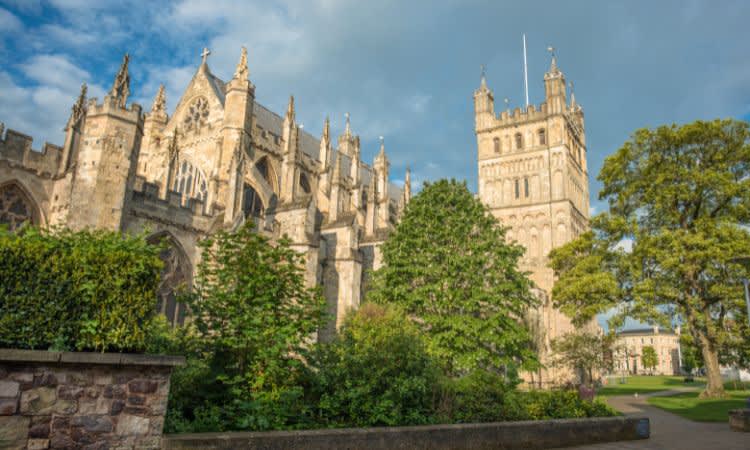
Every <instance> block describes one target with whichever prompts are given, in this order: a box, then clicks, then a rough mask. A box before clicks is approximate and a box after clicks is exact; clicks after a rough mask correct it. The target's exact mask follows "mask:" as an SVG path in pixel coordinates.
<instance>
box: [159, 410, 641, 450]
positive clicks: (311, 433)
mask: <svg viewBox="0 0 750 450" xmlns="http://www.w3.org/2000/svg"><path fill="white" fill-rule="evenodd" d="M649 425H650V424H649V420H648V419H647V418H641V417H602V418H594V419H563V420H537V421H525V422H495V423H469V424H458V425H432V426H419V427H382V428H347V429H336V430H302V431H270V432H263V433H254V432H249V433H195V434H182V435H180V434H177V435H166V436H165V437H164V440H163V448H164V449H165V450H189V449H190V450H193V449H195V450H197V449H201V450H208V449H213V450H218V449H221V450H229V449H237V448H248V449H264V450H277V449H278V450H296V449H300V450H302V449H304V450H330V449H352V450H354V449H356V450H391V449H410V450H421V449H424V450H428V449H429V450H490V449H492V450H495V449H505V450H511V449H548V448H557V447H571V446H576V445H587V444H594V443H599V442H613V441H629V440H636V439H648V437H649V435H650V428H649Z"/></svg>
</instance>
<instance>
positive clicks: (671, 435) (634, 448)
mask: <svg viewBox="0 0 750 450" xmlns="http://www.w3.org/2000/svg"><path fill="white" fill-rule="evenodd" d="M679 392H684V390H675V391H664V392H658V393H655V394H650V395H642V396H639V397H637V398H636V397H633V396H622V397H610V398H609V399H608V403H609V404H610V406H612V407H613V408H615V409H616V410H618V411H620V412H622V413H623V414H625V415H628V416H646V417H648V418H649V419H650V421H651V437H650V438H649V439H643V440H639V441H621V442H611V443H608V444H594V445H583V446H580V447H568V450H574V449H575V450H662V449H664V450H671V449H676V450H714V449H716V450H748V449H750V433H738V432H735V431H731V430H730V429H729V423H728V422H724V423H717V422H693V421H692V420H688V419H684V418H682V417H680V416H678V415H675V414H671V413H668V412H666V411H664V410H662V409H659V408H657V407H655V406H651V405H649V404H647V403H646V398H647V397H650V396H651V395H674V394H677V393H679Z"/></svg>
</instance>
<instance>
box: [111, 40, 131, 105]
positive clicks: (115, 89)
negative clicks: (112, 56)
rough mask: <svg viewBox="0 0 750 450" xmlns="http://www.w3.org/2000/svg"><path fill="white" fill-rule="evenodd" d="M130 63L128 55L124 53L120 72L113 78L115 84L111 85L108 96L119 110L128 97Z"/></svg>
mask: <svg viewBox="0 0 750 450" xmlns="http://www.w3.org/2000/svg"><path fill="white" fill-rule="evenodd" d="M129 62H130V55H128V54H127V53H125V56H124V57H123V58H122V65H121V66H120V70H119V71H117V76H115V82H114V84H113V85H112V90H111V91H109V96H110V97H112V98H113V99H114V100H115V104H116V105H117V106H119V107H120V108H125V104H126V103H127V101H128V96H129V95H130V74H128V63H129Z"/></svg>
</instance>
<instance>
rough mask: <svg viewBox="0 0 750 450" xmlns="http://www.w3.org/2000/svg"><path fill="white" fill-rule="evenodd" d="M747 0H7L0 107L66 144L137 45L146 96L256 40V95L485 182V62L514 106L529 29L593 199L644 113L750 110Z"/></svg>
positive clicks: (674, 119) (537, 63)
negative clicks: (579, 151)
mask: <svg viewBox="0 0 750 450" xmlns="http://www.w3.org/2000/svg"><path fill="white" fill-rule="evenodd" d="M748 17H750V2H747V1H731V0H722V1H720V2H712V1H694V0H679V1H659V2H653V1H639V0H629V1H614V0H612V1H596V0H588V1H582V0H579V1H573V0H571V1H565V2H560V1H546V2H541V1H513V2H507V1H497V0H495V1H490V0H486V1H485V0H460V1H419V0H415V1H410V2H404V1H390V0H380V1H358V2H354V1H342V0H305V1H294V0H282V1H269V0H263V1H252V0H211V1H208V2H206V1H197V0H179V1H174V2H147V1H133V0H116V1H111V0H99V1H84V0H48V1H34V0H16V1H7V0H0V61H2V64H0V121H1V122H4V123H5V125H6V127H8V128H14V129H16V130H18V131H22V132H25V133H27V134H30V135H32V136H33V137H34V138H35V142H36V143H35V148H40V147H41V142H42V141H44V140H49V141H51V142H53V143H57V144H61V143H62V128H63V126H64V125H65V121H66V119H67V116H68V114H69V111H70V106H71V105H72V103H73V101H74V99H75V97H76V96H77V93H78V90H79V86H80V84H81V82H84V81H85V82H86V83H88V85H89V92H90V95H92V96H99V97H100V98H101V96H102V95H103V94H104V92H106V91H107V90H108V89H109V88H110V86H111V83H112V79H113V76H114V74H115V72H116V70H117V68H118V66H119V64H120V61H121V59H122V55H123V53H125V52H129V53H130V54H131V65H130V67H131V79H132V85H131V92H132V99H133V100H134V101H137V102H139V103H141V104H142V105H144V106H145V107H149V106H150V105H151V101H152V99H153V96H154V95H155V93H156V90H157V88H158V85H159V84H160V83H164V84H165V85H166V87H167V103H168V106H169V107H170V108H171V107H174V105H175V104H176V103H177V101H178V96H179V95H180V94H181V92H182V90H183V89H184V88H185V87H186V85H187V83H188V81H189V80H190V78H191V77H192V75H193V73H194V72H195V70H196V68H197V67H198V64H199V63H200V53H201V50H202V48H203V47H208V48H210V49H211V52H212V53H211V56H210V58H209V66H210V67H211V70H212V71H213V72H214V73H215V74H216V75H217V76H219V77H220V78H223V79H228V78H229V77H231V75H232V73H233V70H234V66H235V64H236V62H237V59H238V57H239V52H240V47H241V46H243V45H244V46H246V47H247V49H248V53H249V68H250V78H251V80H252V81H253V83H254V84H255V85H256V88H257V89H256V95H257V98H258V100H259V101H260V102H261V103H263V104H265V105H266V106H269V107H271V108H272V109H274V110H275V111H277V112H282V113H283V111H284V110H285V107H286V103H287V100H288V97H289V95H290V94H294V95H295V99H296V107H297V118H298V120H299V121H301V122H302V123H303V124H304V125H305V128H306V129H307V130H308V131H311V132H313V133H314V134H318V135H319V133H320V131H319V130H320V129H321V128H322V124H323V120H324V118H325V116H326V115H330V117H331V121H332V127H333V130H334V133H336V134H338V133H339V132H340V131H341V129H342V128H343V120H344V113H345V112H347V111H348V112H350V113H351V120H352V128H353V129H354V131H355V132H357V133H359V134H360V135H361V137H362V141H363V157H364V158H365V160H367V161H371V160H372V158H373V157H374V156H375V154H376V152H377V148H378V143H377V138H378V136H380V135H383V136H385V139H386V148H387V151H388V154H389V158H390V159H391V162H392V168H391V176H392V178H394V180H395V181H396V182H399V181H400V180H401V179H402V177H403V173H404V170H405V169H406V167H407V166H409V167H411V169H412V173H413V180H414V181H416V182H417V183H420V182H422V181H424V180H434V179H437V178H441V177H456V178H459V179H466V180H468V182H469V186H470V188H471V189H472V190H476V177H477V169H476V141H475V137H474V134H473V110H472V93H473V91H474V89H475V88H476V87H477V86H478V83H479V67H480V65H481V64H485V65H486V67H487V79H488V83H489V85H490V87H491V88H492V89H493V90H494V92H495V98H496V99H497V100H498V103H499V104H498V106H497V109H498V110H500V109H501V108H502V99H503V98H505V97H507V98H509V100H510V104H511V107H515V106H519V105H520V104H521V102H522V101H523V78H522V54H521V35H522V33H526V35H527V40H528V64H529V84H530V97H531V101H532V102H533V103H539V102H540V101H542V96H543V84H542V76H543V73H544V71H545V70H546V69H547V67H548V65H549V55H548V54H547V52H546V48H547V47H548V46H550V45H552V46H554V47H556V48H557V49H558V50H557V53H558V62H559V66H560V67H561V68H562V70H563V71H564V72H565V74H566V76H567V78H568V80H571V81H573V82H574V83H575V92H576V98H577V100H578V102H579V103H580V104H582V105H583V107H584V111H585V115H586V132H587V141H588V158H589V169H590V181H591V205H592V209H593V210H594V212H596V211H602V210H603V209H605V208H606V206H605V205H604V204H603V203H602V202H600V201H599V200H598V191H599V188H600V186H599V184H598V182H597V181H596V175H597V174H598V172H599V169H600V168H601V164H602V162H603V160H604V158H605V157H606V156H607V155H608V154H611V153H612V152H614V151H615V150H616V149H617V148H619V146H620V145H622V143H623V142H624V141H625V140H626V139H627V138H628V136H629V135H630V134H631V133H632V131H633V130H635V129H637V128H639V127H653V126H657V125H660V124H665V123H684V122H688V121H692V120H695V119H711V118H716V117H734V118H746V119H747V118H748V117H750V57H748V56H749V55H750V52H749V51H748V41H749V39H748V38H750V31H748V28H747V23H746V22H747V18H748Z"/></svg>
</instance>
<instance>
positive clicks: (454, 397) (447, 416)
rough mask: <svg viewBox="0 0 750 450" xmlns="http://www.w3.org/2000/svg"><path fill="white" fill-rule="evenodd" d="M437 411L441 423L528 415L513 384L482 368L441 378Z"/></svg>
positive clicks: (508, 418) (493, 419)
mask: <svg viewBox="0 0 750 450" xmlns="http://www.w3.org/2000/svg"><path fill="white" fill-rule="evenodd" d="M437 413H438V417H439V419H438V420H439V421H440V422H443V423H472V422H499V421H506V420H523V419H525V418H526V416H527V414H526V412H525V411H524V409H523V405H522V404H521V402H520V397H519V392H518V391H516V390H515V387H514V385H513V384H510V383H508V382H506V381H505V380H504V378H503V377H502V376H500V375H497V374H494V373H490V372H487V371H484V370H475V371H473V372H471V373H470V374H468V375H466V376H463V377H461V378H454V379H451V378H446V379H443V381H442V383H441V395H440V403H439V404H438V405H437Z"/></svg>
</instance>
